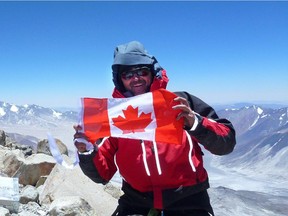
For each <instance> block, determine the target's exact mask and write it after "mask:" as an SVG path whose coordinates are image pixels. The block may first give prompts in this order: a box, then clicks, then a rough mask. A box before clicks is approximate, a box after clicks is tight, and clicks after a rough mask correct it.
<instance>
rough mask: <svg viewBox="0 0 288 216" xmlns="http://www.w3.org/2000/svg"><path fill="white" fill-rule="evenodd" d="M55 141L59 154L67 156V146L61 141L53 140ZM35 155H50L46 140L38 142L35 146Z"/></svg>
mask: <svg viewBox="0 0 288 216" xmlns="http://www.w3.org/2000/svg"><path fill="white" fill-rule="evenodd" d="M55 141H56V145H57V147H58V149H59V152H60V153H61V154H65V155H68V148H67V146H66V145H65V144H64V143H63V142H61V140H59V139H55ZM37 153H43V154H47V155H51V156H52V154H51V152H50V147H49V142H48V139H44V140H41V141H40V142H38V144H37Z"/></svg>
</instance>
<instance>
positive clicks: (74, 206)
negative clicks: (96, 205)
mask: <svg viewBox="0 0 288 216" xmlns="http://www.w3.org/2000/svg"><path fill="white" fill-rule="evenodd" d="M49 215H50V216H68V215H73V216H93V215H95V216H96V214H95V212H94V210H93V209H92V207H91V206H90V205H89V203H88V202H87V201H86V200H84V199H83V198H81V197H79V196H68V197H65V196H64V197H59V198H57V199H56V200H54V201H53V202H52V204H51V206H50V208H49Z"/></svg>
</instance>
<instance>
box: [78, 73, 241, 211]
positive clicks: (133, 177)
mask: <svg viewBox="0 0 288 216" xmlns="http://www.w3.org/2000/svg"><path fill="white" fill-rule="evenodd" d="M162 73H163V76H162V79H157V78H154V81H153V84H152V86H151V91H153V90H154V89H158V88H161V87H164V88H165V87H166V85H167V82H168V78H167V77H166V73H165V71H162ZM175 93H176V94H177V95H179V96H181V97H184V98H186V99H187V100H188V101H189V104H190V107H191V109H192V110H194V111H195V112H196V113H198V114H199V115H197V116H198V126H197V127H196V129H195V130H194V131H189V130H188V131H187V130H184V129H183V143H181V144H180V145H172V144H166V143H153V142H151V141H142V140H134V139H124V138H113V137H109V138H106V139H104V140H103V141H102V142H101V143H100V144H99V145H98V151H97V152H94V153H93V154H92V155H91V156H83V155H80V166H81V168H82V170H83V172H84V173H85V174H86V175H87V176H89V177H90V178H91V179H92V180H94V181H96V182H101V183H103V184H105V183H107V182H108V181H109V180H110V179H111V178H112V177H113V175H114V174H115V172H116V171H117V170H119V173H120V175H121V176H122V177H123V181H124V184H123V188H122V189H123V191H124V193H127V194H128V195H129V194H130V195H131V196H132V199H130V202H131V200H135V205H136V203H137V205H142V206H144V207H150V208H151V207H154V208H157V209H169V208H170V209H175V208H181V206H179V204H177V207H176V206H174V205H173V203H176V201H178V200H181V199H183V198H184V197H190V196H191V199H194V198H192V196H193V195H194V194H197V193H198V192H201V191H203V190H206V189H207V188H208V187H209V183H208V175H207V172H206V170H205V169H204V167H203V159H202V155H203V153H202V151H201V147H200V143H201V144H202V145H203V146H204V147H205V148H206V149H207V150H208V151H210V152H211V153H213V154H217V155H224V154H228V153H230V152H231V151H232V150H233V148H234V146H235V143H236V141H235V131H234V128H233V126H232V124H231V123H230V122H229V121H228V120H226V119H220V118H219V117H218V116H217V114H216V113H215V111H214V110H213V109H212V108H211V107H210V106H209V105H207V104H206V103H204V102H203V101H202V100H200V99H199V98H197V97H195V96H193V95H190V94H188V93H186V92H175ZM113 97H124V96H123V95H122V94H121V93H120V92H119V91H118V90H116V89H115V90H114V92H113ZM92 164H93V165H92ZM91 166H93V167H91ZM141 196H142V197H144V198H145V197H146V198H145V199H144V198H141ZM147 197H149V199H147ZM196 199H197V198H195V200H196ZM199 202H200V201H199ZM202 203H203V206H202V207H199V208H206V209H208V208H209V207H207V205H209V200H208V201H207V200H205V201H202ZM199 205H202V204H199Z"/></svg>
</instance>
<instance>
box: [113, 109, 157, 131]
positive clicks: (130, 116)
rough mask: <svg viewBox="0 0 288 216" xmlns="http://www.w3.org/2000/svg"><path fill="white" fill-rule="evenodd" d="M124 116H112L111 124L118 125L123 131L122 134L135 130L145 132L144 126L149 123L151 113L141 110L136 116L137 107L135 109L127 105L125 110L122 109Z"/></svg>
mask: <svg viewBox="0 0 288 216" xmlns="http://www.w3.org/2000/svg"><path fill="white" fill-rule="evenodd" d="M123 114H124V116H125V118H123V117H122V116H120V115H119V116H118V117H117V118H112V120H113V122H114V123H113V125H115V126H116V127H118V128H119V129H121V130H122V131H123V134H127V133H135V132H145V128H146V127H147V126H148V125H149V124H150V123H151V121H152V119H151V113H147V114H145V113H144V112H142V113H141V114H140V116H138V107H136V108H135V109H134V108H133V107H132V106H131V105H129V106H128V107H127V109H126V110H123Z"/></svg>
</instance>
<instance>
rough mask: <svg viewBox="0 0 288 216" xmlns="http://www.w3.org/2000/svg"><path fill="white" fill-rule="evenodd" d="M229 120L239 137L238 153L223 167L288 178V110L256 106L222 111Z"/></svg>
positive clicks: (221, 161)
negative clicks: (287, 169)
mask: <svg viewBox="0 0 288 216" xmlns="http://www.w3.org/2000/svg"><path fill="white" fill-rule="evenodd" d="M218 115H219V116H220V117H225V118H227V119H229V120H230V121H231V122H232V123H233V125H234V127H235V129H236V135H237V145H236V147H235V150H234V151H233V152H232V153H231V154H229V155H227V156H225V157H222V158H218V162H219V165H225V166H226V167H230V168H234V169H235V168H238V169H239V168H240V169H250V170H254V171H257V172H262V173H269V174H275V175H277V176H283V177H288V175H287V172H285V170H286V168H287V167H286V166H287V164H288V108H287V107H286V108H279V109H272V108H263V107H260V106H256V105H252V106H246V107H242V108H240V109H224V110H220V111H218Z"/></svg>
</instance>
